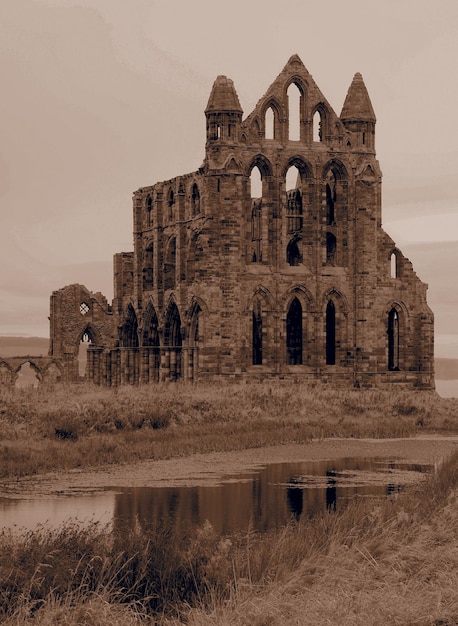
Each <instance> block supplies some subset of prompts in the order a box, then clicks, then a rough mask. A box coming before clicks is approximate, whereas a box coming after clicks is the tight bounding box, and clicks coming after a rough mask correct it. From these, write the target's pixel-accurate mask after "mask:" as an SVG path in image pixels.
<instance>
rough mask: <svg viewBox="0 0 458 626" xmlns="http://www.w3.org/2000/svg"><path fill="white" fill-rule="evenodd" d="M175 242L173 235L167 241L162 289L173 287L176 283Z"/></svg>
mask: <svg viewBox="0 0 458 626" xmlns="http://www.w3.org/2000/svg"><path fill="white" fill-rule="evenodd" d="M176 256H177V243H176V239H175V237H172V239H171V240H170V241H169V246H168V249H167V255H166V258H165V263H164V289H174V288H175V284H176Z"/></svg>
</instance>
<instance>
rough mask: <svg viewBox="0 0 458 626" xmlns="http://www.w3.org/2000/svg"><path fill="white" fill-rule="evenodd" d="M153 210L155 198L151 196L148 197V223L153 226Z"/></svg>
mask: <svg viewBox="0 0 458 626" xmlns="http://www.w3.org/2000/svg"><path fill="white" fill-rule="evenodd" d="M152 211H153V199H152V198H151V196H148V197H147V198H146V225H147V226H151V224H152Z"/></svg>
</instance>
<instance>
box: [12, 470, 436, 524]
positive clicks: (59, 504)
mask: <svg viewBox="0 0 458 626" xmlns="http://www.w3.org/2000/svg"><path fill="white" fill-rule="evenodd" d="M430 470H431V468H430V467H429V466H425V465H412V464H402V463H399V462H396V461H393V460H387V459H351V458H347V459H338V460H329V461H319V462H310V461H309V462H302V463H275V464H271V465H268V466H266V467H264V468H262V469H260V470H259V471H257V472H254V473H251V474H246V475H243V474H242V475H241V474H239V475H237V476H228V477H226V478H224V479H223V480H222V481H221V484H218V485H211V486H199V487H132V488H127V487H126V488H116V489H110V488H109V487H107V488H105V489H104V490H99V491H96V492H94V493H91V494H85V495H70V496H68V495H67V496H61V497H49V498H43V497H41V498H40V499H36V500H35V499H26V500H19V499H17V500H15V499H10V498H3V499H0V528H3V527H10V528H16V529H28V530H30V529H34V528H36V527H37V526H38V525H39V524H45V523H46V524H48V525H50V526H58V525H59V524H61V523H63V522H65V521H67V520H69V519H78V520H81V521H83V522H90V521H100V522H101V523H104V524H112V525H113V526H114V527H115V528H116V527H117V528H119V529H123V528H126V527H128V526H131V525H135V524H138V523H139V524H141V525H143V524H145V525H146V524H147V525H153V526H155V525H162V524H164V523H165V524H167V525H169V526H173V527H176V528H177V529H179V528H182V529H185V528H189V527H192V526H200V525H201V524H203V523H204V522H206V521H209V522H210V523H211V524H212V526H213V527H214V528H215V530H216V531H217V532H218V533H220V534H225V533H234V532H239V531H245V530H247V529H248V528H249V527H251V528H253V529H255V530H257V531H260V532H265V531H267V530H272V529H276V528H279V527H281V526H282V525H284V524H285V523H286V522H287V521H288V520H289V519H290V518H291V517H294V518H296V519H298V518H300V517H302V516H313V515H315V514H316V513H317V512H320V511H323V510H325V509H326V508H328V509H331V510H338V509H339V508H341V507H342V506H345V504H346V503H348V502H349V501H351V500H353V499H358V498H368V497H371V498H376V497H383V496H385V497H386V496H392V497H394V496H395V494H397V493H398V492H399V491H400V490H401V489H402V488H403V486H404V485H406V484H409V483H412V482H414V481H417V480H419V479H420V478H421V475H422V474H424V473H425V472H428V471H430Z"/></svg>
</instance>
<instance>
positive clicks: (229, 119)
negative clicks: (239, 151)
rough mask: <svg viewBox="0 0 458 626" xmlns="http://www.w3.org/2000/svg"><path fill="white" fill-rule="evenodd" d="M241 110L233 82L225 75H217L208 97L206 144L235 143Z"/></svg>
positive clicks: (237, 136)
mask: <svg viewBox="0 0 458 626" xmlns="http://www.w3.org/2000/svg"><path fill="white" fill-rule="evenodd" d="M242 115H243V110H242V107H241V106H240V102H239V97H238V95H237V92H236V90H235V87H234V83H233V82H232V80H231V79H230V78H227V76H218V78H217V79H216V80H215V82H214V83H213V87H212V90H211V93H210V98H209V99H208V104H207V108H206V109H205V116H206V118H207V146H208V145H209V144H214V143H215V142H218V143H224V144H236V143H238V142H239V139H240V126H241V123H242Z"/></svg>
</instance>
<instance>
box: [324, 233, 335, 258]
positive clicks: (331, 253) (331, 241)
mask: <svg viewBox="0 0 458 626" xmlns="http://www.w3.org/2000/svg"><path fill="white" fill-rule="evenodd" d="M336 253H337V239H336V237H335V235H334V234H333V233H329V232H328V233H326V263H327V265H336Z"/></svg>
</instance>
